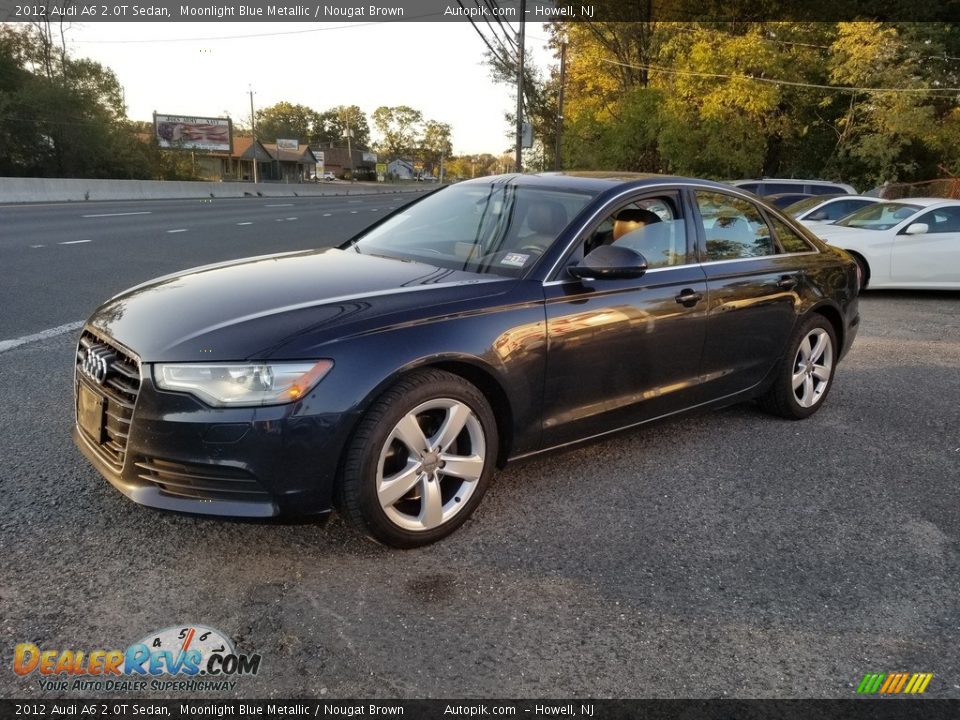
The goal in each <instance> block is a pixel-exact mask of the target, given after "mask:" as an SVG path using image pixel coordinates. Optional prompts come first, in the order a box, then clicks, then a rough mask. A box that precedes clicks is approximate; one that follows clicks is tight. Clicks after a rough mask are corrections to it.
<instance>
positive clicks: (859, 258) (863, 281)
mask: <svg viewBox="0 0 960 720" xmlns="http://www.w3.org/2000/svg"><path fill="white" fill-rule="evenodd" d="M846 252H848V253H850V256H851V257H852V258H853V259H854V260H856V262H857V265H858V267H860V268H862V269H863V277H862V278H860V289H861V290H863V289H864V288H865V287H867V285H869V284H870V263H869V262H868V261H867V258H866V257H865V256H864V254H863V253H862V252H858V251H857V250H847V251H846Z"/></svg>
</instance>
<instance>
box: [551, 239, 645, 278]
mask: <svg viewBox="0 0 960 720" xmlns="http://www.w3.org/2000/svg"><path fill="white" fill-rule="evenodd" d="M646 271H647V259H646V258H645V257H644V256H643V255H641V254H640V253H638V252H637V251H636V250H631V249H630V248H626V247H621V246H619V245H601V246H600V247H598V248H597V249H596V250H593V251H592V252H590V253H588V254H587V256H586V257H585V258H584V259H583V262H581V263H580V264H579V265H572V266H571V267H568V268H567V272H569V273H570V274H571V275H573V276H574V277H575V278H579V279H580V280H625V279H628V278H638V277H640V276H641V275H643V274H644V273H645V272H646Z"/></svg>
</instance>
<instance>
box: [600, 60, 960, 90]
mask: <svg viewBox="0 0 960 720" xmlns="http://www.w3.org/2000/svg"><path fill="white" fill-rule="evenodd" d="M602 60H603V62H605V63H608V64H610V65H618V66H620V67H626V68H632V69H634V70H652V71H653V72H660V73H664V74H667V75H691V76H694V77H710V78H722V79H727V80H753V81H754V82H762V83H768V84H770V85H788V86H790V87H803V88H813V89H817V90H831V91H834V92H883V93H960V88H878V87H849V86H846V85H819V84H817V83H804V82H795V81H793V80H777V79H774V78H763V77H756V76H754V75H724V74H722V73H707V72H696V71H694V70H673V69H670V68H664V67H659V66H657V65H634V64H631V63H623V62H618V61H616V60H609V59H607V58H602Z"/></svg>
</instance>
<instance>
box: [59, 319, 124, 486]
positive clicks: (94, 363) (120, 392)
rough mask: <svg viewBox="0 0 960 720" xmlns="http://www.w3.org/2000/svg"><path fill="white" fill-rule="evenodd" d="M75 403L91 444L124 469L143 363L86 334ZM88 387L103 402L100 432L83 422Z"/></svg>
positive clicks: (81, 347)
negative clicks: (83, 400)
mask: <svg viewBox="0 0 960 720" xmlns="http://www.w3.org/2000/svg"><path fill="white" fill-rule="evenodd" d="M76 378H77V380H76V388H75V400H76V403H77V425H78V427H79V428H80V431H81V433H82V434H83V436H84V438H85V439H86V440H87V442H88V443H89V444H90V445H91V446H92V447H93V448H94V449H95V450H96V451H97V454H98V455H100V457H101V458H102V459H103V460H104V461H105V462H107V463H108V464H109V465H110V466H111V467H112V468H113V469H114V470H116V471H117V472H120V471H121V470H122V469H123V464H124V460H125V459H126V454H127V438H128V437H129V435H130V423H131V421H132V420H133V409H134V407H135V406H136V404H137V395H138V394H139V392H140V361H139V360H138V359H137V358H136V357H134V356H133V355H131V354H129V353H128V352H127V351H125V350H123V349H121V348H119V347H118V346H117V345H115V344H113V343H111V342H109V341H108V340H105V339H103V338H101V337H98V336H96V335H94V334H92V333H91V332H90V331H88V330H85V331H84V332H83V334H82V335H81V336H80V342H79V344H78V345H77V367H76ZM82 387H85V388H86V389H87V390H88V391H90V392H92V393H93V394H94V395H96V396H97V397H98V398H103V410H102V415H101V422H100V423H99V425H100V427H99V432H98V431H97V429H96V428H95V427H90V425H92V424H94V423H93V422H91V421H88V422H86V423H83V422H81V420H80V394H81V388H82Z"/></svg>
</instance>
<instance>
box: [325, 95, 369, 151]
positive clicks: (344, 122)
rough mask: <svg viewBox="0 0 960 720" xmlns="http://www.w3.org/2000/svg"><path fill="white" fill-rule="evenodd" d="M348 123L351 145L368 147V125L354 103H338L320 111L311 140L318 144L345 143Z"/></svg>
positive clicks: (365, 117) (364, 116)
mask: <svg viewBox="0 0 960 720" xmlns="http://www.w3.org/2000/svg"><path fill="white" fill-rule="evenodd" d="M348 125H349V127H350V138H351V140H350V142H351V145H352V146H353V147H357V148H369V147H370V125H369V124H368V123H367V116H366V115H365V114H364V113H363V111H362V110H361V109H360V108H359V107H357V106H356V105H349V106H347V105H338V106H336V107H333V108H330V109H329V110H326V111H324V112H322V113H320V115H319V122H318V123H317V125H316V126H315V128H314V131H313V136H312V138H311V142H312V143H315V144H317V145H318V146H319V145H329V144H331V143H332V144H334V145H340V144H341V143H345V142H346V141H345V139H344V138H346V133H347V126H348Z"/></svg>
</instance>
